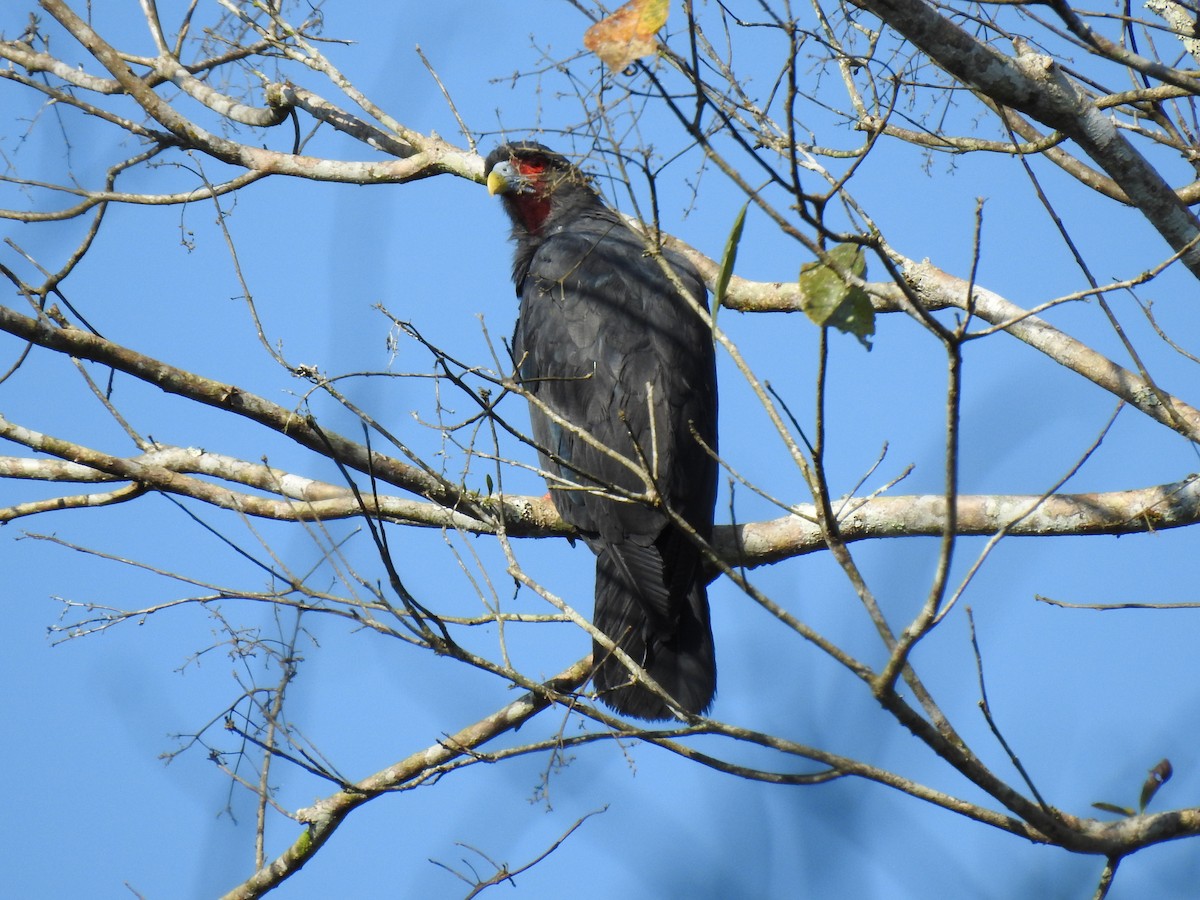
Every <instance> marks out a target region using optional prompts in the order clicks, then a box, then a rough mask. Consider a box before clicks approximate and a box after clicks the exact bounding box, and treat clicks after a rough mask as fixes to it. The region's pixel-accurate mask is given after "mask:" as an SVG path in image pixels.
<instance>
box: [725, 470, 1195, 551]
mask: <svg viewBox="0 0 1200 900" xmlns="http://www.w3.org/2000/svg"><path fill="white" fill-rule="evenodd" d="M946 509H947V506H946V498H945V497H944V496H941V495H938V494H927V495H917V496H900V497H874V498H872V499H870V500H854V499H850V500H842V501H838V502H835V503H834V511H835V512H836V513H837V514H838V530H839V536H840V537H841V538H842V540H844V541H846V542H852V541H863V540H870V539H875V538H894V537H916V536H922V535H924V536H928V537H940V536H941V535H942V533H943V530H944V528H945V523H946ZM796 513H797V514H796V515H792V516H784V517H782V518H779V519H775V520H773V521H771V522H754V523H750V524H746V525H739V526H737V527H736V528H735V527H733V526H728V525H726V526H722V527H718V528H717V529H716V530H715V533H714V536H713V543H714V545H715V547H716V550H717V552H718V553H719V554H720V555H721V556H722V558H724V559H726V560H728V561H729V562H730V564H731V565H737V564H739V563H740V564H742V565H746V566H757V565H762V564H764V563H772V562H778V561H779V560H782V559H786V558H788V557H790V556H797V555H802V554H806V553H812V552H814V551H816V550H821V549H823V548H824V546H825V542H824V540H823V539H822V537H821V530H820V528H819V526H818V525H817V524H816V509H815V507H811V506H808V505H805V506H802V507H797V508H796ZM1197 523H1200V476H1192V477H1189V478H1188V479H1186V480H1184V481H1179V482H1175V483H1172V484H1163V485H1156V486H1154V487H1148V488H1138V489H1135V490H1129V491H1110V492H1106V493H1095V494H1052V495H1050V496H1049V497H1045V498H1042V497H1039V496H1032V495H1004V494H981V495H973V496H972V495H968V496H962V497H959V498H958V503H957V505H956V524H957V528H956V533H957V534H959V535H960V536H966V535H983V536H989V535H993V534H997V533H999V532H1001V531H1004V532H1006V533H1007V534H1010V535H1013V536H1025V537H1053V536H1059V537H1067V536H1081V535H1100V534H1111V535H1119V534H1138V533H1144V532H1154V531H1161V530H1164V529H1167V528H1182V527H1185V526H1188V525H1195V524H1197Z"/></svg>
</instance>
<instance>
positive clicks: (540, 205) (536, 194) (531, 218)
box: [509, 159, 550, 233]
mask: <svg viewBox="0 0 1200 900" xmlns="http://www.w3.org/2000/svg"><path fill="white" fill-rule="evenodd" d="M513 165H514V166H516V167H517V170H518V171H519V172H520V173H521V177H522V178H524V179H525V180H527V181H528V182H529V184H530V186H531V187H532V190H531V191H530V192H529V193H521V194H512V195H510V196H509V199H510V200H511V201H512V206H513V209H514V210H516V213H517V217H518V218H520V220H521V224H522V225H523V226H524V227H525V230H526V231H528V232H530V233H537V232H539V231H541V230H542V226H543V225H545V224H546V217H547V216H549V215H550V191H549V190H547V188H546V185H545V183H544V182H543V181H542V175H543V173H545V171H546V164H545V162H543V161H542V160H540V159H514V160H513Z"/></svg>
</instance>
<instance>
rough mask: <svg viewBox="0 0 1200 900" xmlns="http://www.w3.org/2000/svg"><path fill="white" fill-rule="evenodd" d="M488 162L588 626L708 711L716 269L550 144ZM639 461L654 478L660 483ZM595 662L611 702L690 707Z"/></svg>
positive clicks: (523, 349) (555, 492)
mask: <svg viewBox="0 0 1200 900" xmlns="http://www.w3.org/2000/svg"><path fill="white" fill-rule="evenodd" d="M484 173H485V177H486V181H487V189H488V193H489V194H492V195H495V194H499V195H500V197H501V200H502V201H503V206H504V209H505V212H507V214H508V216H509V218H510V219H511V220H512V239H513V241H514V242H515V244H516V250H515V254H514V262H513V273H512V278H513V283H514V285H515V286H516V293H517V296H518V298H520V310H519V313H518V317H517V324H516V329H515V332H514V334H513V339H512V343H511V352H512V357H513V365H514V376H515V380H516V382H517V384H519V385H520V387H521V389H522V390H523V391H524V392H525V393H526V395H527V396H528V398H529V406H530V420H531V424H532V437H533V443H534V444H535V445H536V447H537V449H538V455H539V459H540V462H541V467H542V470H543V472H544V473H546V475H547V483H548V485H549V488H550V496H551V499H552V501H553V503H554V506H555V508H556V509H557V511H558V513H559V515H560V516H561V517H562V519H563V520H564V521H565V522H566V523H567V524H568V525H570V526H572V528H573V530H574V532H575V533H576V534H577V535H578V536H579V537H580V538H581V539H582V540H583V541H584V542H585V543H586V544H587V545H588V547H589V548H590V549H591V550H592V552H593V553H595V555H596V581H595V608H594V612H593V616H592V623H593V625H594V626H595V628H596V629H598V630H599V631H600V632H602V633H603V634H605V635H606V636H607V637H608V638H609V639H610V640H611V641H612V642H613V644H615V645H616V646H618V647H620V648H621V649H623V650H624V651H625V652H626V653H627V654H629V656H630V658H632V659H633V661H634V662H637V663H638V664H640V665H641V666H642V668H643V669H645V671H646V672H647V673H648V674H649V675H650V676H651V677H652V678H653V679H654V680H655V681H656V682H657V683H658V684H659V685H660V686H661V687H662V688H663V690H664V691H665V692H666V693H667V694H669V695H670V696H671V698H672V699H673V701H674V704H673V705H674V707H675V709H676V710H678V711H681V712H683V713H686V714H689V715H700V714H703V713H704V712H706V711H707V710H708V709H709V707H710V706H711V704H712V701H713V697H714V695H715V693H716V683H717V669H716V656H715V651H714V647H713V636H712V626H711V623H710V616H709V604H708V593H707V584H708V580H709V579H708V577H707V574H706V571H705V565H704V554H703V552H702V551H701V549H700V546H699V544H698V542H697V540H696V538H697V537H698V538H699V539H700V540H701V541H704V542H707V541H708V540H709V539H710V537H711V535H712V526H713V508H714V504H715V501H716V490H717V459H716V452H717V378H716V361H715V350H714V346H713V334H712V327H711V323H710V322H709V321H708V320H707V318H706V317H705V316H703V315H701V313H700V312H699V311H698V309H699V308H704V304H705V298H706V297H707V293H706V290H705V285H704V280H703V279H702V278H701V276H700V274H699V273H698V272H697V270H696V268H695V267H694V266H693V265H692V264H691V263H690V262H689V261H688V260H686V259H685V258H684V257H683V256H681V255H679V254H677V253H674V252H670V251H665V250H658V249H653V248H652V246H651V245H650V244H649V242H648V241H647V239H646V238H645V237H643V236H642V235H641V234H638V233H637V232H635V231H634V230H633V229H632V228H630V227H629V226H628V225H626V223H625V221H624V219H622V217H621V216H620V215H618V214H617V213H616V212H615V211H613V210H612V209H610V208H609V207H608V206H606V205H605V203H604V201H603V200H602V198H601V196H600V194H599V192H598V191H597V190H596V188H595V187H594V186H593V185H592V182H591V179H590V178H589V177H588V176H587V175H585V174H584V173H583V172H582V171H581V170H580V169H579V168H578V167H576V166H574V165H572V164H571V162H570V161H569V160H568V159H567V158H566V157H564V156H562V155H560V154H558V153H556V152H554V151H552V150H550V149H549V148H547V147H545V146H543V145H541V144H538V143H534V142H521V143H507V144H503V145H501V146H499V147H497V148H496V149H495V150H494V151H492V152H491V153H490V154H489V155H488V157H487V159H486V161H485V163H484ZM664 266H665V267H666V268H664ZM666 269H669V270H670V271H671V272H672V273H673V277H672V275H668V273H667V271H666ZM685 293H686V294H688V295H690V298H691V302H689V300H688V299H687V298H686V297H685V296H684V294H685ZM635 470H640V471H641V472H648V473H649V475H650V479H651V481H652V485H653V489H652V491H650V492H647V486H646V479H645V478H644V477H643V475H642V474H639V471H635ZM647 493H649V495H650V497H651V498H652V501H651V502H645V495H647ZM630 495H635V496H638V497H639V500H631V499H630ZM667 510H671V511H673V512H674V513H675V514H676V515H677V516H678V517H679V518H680V519H682V521H683V522H684V523H686V525H685V526H681V525H680V524H679V523H678V522H676V521H674V520H673V519H672V517H671V516H670V515H668V512H667ZM689 530H690V531H692V532H694V535H689V534H688V531H689ZM593 663H594V672H593V676H592V684H593V686H594V688H595V690H596V695H597V697H598V698H599V699H600V700H601V701H602V702H603V703H604V704H605V705H606V706H608V707H610V708H611V709H613V710H615V711H616V712H618V713H621V714H622V715H625V716H630V717H634V718H638V719H646V720H661V719H674V718H680V717H679V715H678V712H676V711H675V710H673V709H672V705H671V704H668V703H666V702H665V701H664V700H663V698H662V697H661V696H660V695H659V694H658V693H656V692H655V691H653V690H651V689H650V688H648V687H647V686H646V685H645V683H644V682H639V681H638V680H637V678H636V677H635V676H634V675H633V673H632V672H631V670H630V668H629V667H627V666H626V665H624V664H623V663H622V662H621V661H620V660H619V659H618V658H617V657H616V656H614V655H613V654H612V653H611V652H610V651H608V650H606V649H605V648H604V647H603V646H602V645H601V644H600V643H599V642H595V641H594V642H593Z"/></svg>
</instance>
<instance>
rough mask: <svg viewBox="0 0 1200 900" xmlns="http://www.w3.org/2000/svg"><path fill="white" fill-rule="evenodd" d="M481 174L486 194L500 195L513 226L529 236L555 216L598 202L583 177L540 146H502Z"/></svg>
mask: <svg viewBox="0 0 1200 900" xmlns="http://www.w3.org/2000/svg"><path fill="white" fill-rule="evenodd" d="M483 171H484V175H485V176H486V177H487V189H488V193H489V194H499V195H500V196H501V198H502V199H503V200H504V207H505V209H506V210H507V211H508V214H509V216H511V217H512V220H513V223H514V224H516V225H517V226H518V227H520V228H523V229H524V230H525V231H527V232H529V233H531V234H536V233H537V232H540V231H541V230H542V227H543V226H544V225H545V224H546V221H547V220H548V219H550V218H552V217H553V216H554V215H555V213H557V212H560V211H562V210H563V209H565V208H567V207H573V206H576V205H581V204H583V203H594V202H598V200H599V197H598V195H597V194H596V191H595V189H594V188H593V187H592V186H591V184H589V182H588V178H587V176H586V175H584V174H583V173H582V172H580V171H579V169H577V168H576V167H575V166H573V165H571V163H570V162H569V161H568V160H567V158H566V157H565V156H562V155H560V154H558V153H555V152H554V151H553V150H551V149H550V148H548V147H543V146H542V145H541V144H536V143H533V142H527V143H519V144H501V145H500V146H499V147H497V148H496V149H495V150H493V151H492V152H491V153H489V154H488V158H487V160H486V161H485V162H484V167H483Z"/></svg>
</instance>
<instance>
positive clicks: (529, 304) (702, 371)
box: [513, 217, 717, 545]
mask: <svg viewBox="0 0 1200 900" xmlns="http://www.w3.org/2000/svg"><path fill="white" fill-rule="evenodd" d="M670 260H671V262H672V264H673V268H674V269H675V271H676V273H677V275H678V276H679V280H680V282H681V283H682V285H683V286H684V287H685V288H686V289H687V290H689V291H690V292H692V294H693V296H694V297H695V298H696V299H697V300H698V301H699V302H701V303H703V300H704V296H705V293H704V285H703V282H702V281H701V280H700V278H699V276H698V275H697V274H696V272H695V271H694V269H692V268H691V267H690V266H689V265H688V264H687V263H685V262H683V261H682V260H681V259H680V258H678V257H674V258H670ZM521 298H522V301H521V314H520V319H519V321H518V324H517V332H516V335H515V337H514V342H513V346H514V356H515V359H516V363H517V365H518V371H519V375H520V377H521V379H522V381H523V383H524V384H525V386H526V388H527V389H528V390H530V391H531V392H532V393H533V395H534V397H535V398H536V401H537V403H540V404H545V406H547V407H548V408H549V409H551V410H553V411H554V412H555V413H556V414H558V415H559V416H561V417H562V418H563V419H565V420H566V421H568V422H570V423H572V424H574V425H575V426H577V427H578V428H580V429H583V430H584V431H586V432H588V433H589V434H590V435H591V436H592V437H593V438H595V440H596V441H598V442H599V443H600V444H602V445H603V446H605V447H608V448H610V449H611V450H613V451H615V452H617V453H619V454H621V455H622V456H625V457H626V458H628V459H631V460H633V461H634V462H636V463H638V464H642V463H643V462H644V464H645V465H646V467H647V468H648V469H650V471H651V472H652V473H653V474H654V476H655V478H656V481H657V483H658V487H659V490H660V492H661V493H662V495H663V497H664V499H665V500H666V501H667V502H668V503H670V504H671V505H672V506H673V508H675V509H677V510H679V511H680V512H681V513H682V514H683V515H684V517H685V518H686V519H688V521H689V522H691V523H692V524H693V527H696V528H697V529H698V530H699V531H701V533H702V534H705V535H706V536H707V533H708V531H709V528H710V527H711V516H712V505H713V496H714V493H715V486H716V467H715V463H714V462H713V460H712V458H711V457H710V456H709V455H708V453H707V452H706V451H705V450H704V449H703V447H702V446H701V444H699V443H698V442H697V441H696V439H695V437H694V436H693V429H694V430H695V432H696V433H698V434H699V435H700V436H701V438H702V439H703V440H704V442H705V443H707V444H708V445H709V446H710V447H712V448H714V449H715V447H716V412H717V408H716V403H717V400H716V387H715V374H714V362H713V346H712V336H711V332H710V331H709V329H708V326H707V325H706V324H705V323H704V321H703V320H702V319H701V318H700V317H699V316H698V315H696V313H695V312H694V311H693V310H692V309H691V308H690V307H689V305H688V304H687V302H686V301H685V300H684V299H683V298H682V297H681V296H680V295H679V292H678V290H677V288H676V287H675V285H673V284H672V282H671V280H670V279H669V278H668V276H667V275H666V274H665V273H664V272H663V270H662V267H661V265H660V262H659V260H658V259H657V258H655V257H653V256H648V255H647V254H646V252H645V244H644V242H643V241H642V240H641V239H640V238H639V237H637V236H636V235H634V234H633V233H632V232H630V231H629V230H628V229H627V228H625V226H624V225H623V224H621V223H619V222H617V221H615V220H612V219H609V218H606V217H594V218H590V217H581V218H580V219H578V220H576V221H575V222H573V223H570V224H568V225H567V226H566V227H562V228H560V229H558V230H557V231H556V232H555V233H553V234H551V235H549V236H547V237H546V238H545V239H544V240H543V241H542V243H541V246H540V247H539V248H538V249H537V251H536V253H535V254H534V255H533V258H532V260H531V261H530V265H529V269H528V273H527V275H526V277H525V279H524V281H523V283H522V285H521ZM531 415H532V419H533V431H534V438H535V440H536V441H537V442H538V444H539V445H540V446H541V447H542V448H543V449H544V451H546V452H545V453H543V464H544V465H545V467H546V468H547V469H548V470H549V471H550V472H552V473H554V474H557V475H560V476H561V477H562V478H564V479H566V480H568V481H570V482H573V483H576V484H583V485H591V484H596V485H600V486H606V485H617V486H619V487H622V488H625V489H627V490H632V491H636V492H641V491H642V490H643V489H644V487H643V482H642V480H641V478H639V477H638V476H637V475H636V474H635V473H633V472H631V471H630V469H629V468H628V467H627V466H626V465H623V464H622V463H621V462H620V461H618V460H615V459H613V458H612V457H611V456H610V455H609V454H606V453H605V452H603V451H602V450H600V449H597V448H596V447H594V446H593V445H592V444H590V443H589V442H588V441H587V440H586V439H584V438H583V437H581V436H580V435H579V434H577V433H576V432H575V431H574V430H573V429H571V428H567V427H563V426H562V425H560V424H559V423H556V422H554V421H552V419H551V418H550V417H549V416H546V415H544V414H543V413H541V412H540V411H539V410H538V409H537V404H534V408H533V409H532V413H531ZM559 461H561V462H559ZM552 493H553V495H554V496H555V502H556V504H557V505H558V508H559V510H560V512H561V513H562V515H563V517H564V518H565V519H566V520H567V521H568V522H570V523H571V524H573V525H574V526H575V527H577V528H579V529H580V530H581V531H583V532H585V533H590V534H593V535H597V536H599V537H601V538H602V539H604V540H605V541H610V542H620V541H626V540H632V541H633V542H635V543H642V544H643V545H648V544H650V543H652V542H653V541H654V540H655V539H656V538H657V536H658V535H659V533H660V532H661V531H662V529H663V526H664V524H665V521H666V519H665V516H664V515H663V513H662V512H661V511H658V510H653V509H650V508H648V507H646V506H644V505H641V504H636V503H620V502H616V501H613V500H612V499H611V498H605V497H600V496H597V495H596V494H594V493H589V492H587V491H581V490H570V489H560V490H556V491H553V492H552Z"/></svg>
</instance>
